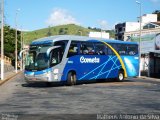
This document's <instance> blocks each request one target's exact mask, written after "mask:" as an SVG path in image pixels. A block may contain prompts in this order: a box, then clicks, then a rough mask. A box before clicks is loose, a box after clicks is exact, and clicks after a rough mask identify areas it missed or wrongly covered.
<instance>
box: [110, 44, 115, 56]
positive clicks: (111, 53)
mask: <svg viewBox="0 0 160 120" xmlns="http://www.w3.org/2000/svg"><path fill="white" fill-rule="evenodd" d="M108 44H109V45H110V46H111V47H113V48H114V47H115V46H114V44H112V43H108ZM114 49H115V48H114ZM108 55H115V54H114V52H113V50H112V49H111V48H109V47H108Z"/></svg>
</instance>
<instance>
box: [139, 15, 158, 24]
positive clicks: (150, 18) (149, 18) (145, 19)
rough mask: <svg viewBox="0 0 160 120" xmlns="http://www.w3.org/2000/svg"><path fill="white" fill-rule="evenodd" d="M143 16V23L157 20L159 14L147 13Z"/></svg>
mask: <svg viewBox="0 0 160 120" xmlns="http://www.w3.org/2000/svg"><path fill="white" fill-rule="evenodd" d="M141 18H142V23H149V22H157V14H145V15H143V16H142V17H141Z"/></svg>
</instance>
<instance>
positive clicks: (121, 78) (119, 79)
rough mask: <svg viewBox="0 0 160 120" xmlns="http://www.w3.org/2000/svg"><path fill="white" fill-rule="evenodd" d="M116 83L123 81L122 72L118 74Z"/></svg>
mask: <svg viewBox="0 0 160 120" xmlns="http://www.w3.org/2000/svg"><path fill="white" fill-rule="evenodd" d="M117 81H119V82H122V81H124V72H123V71H119V72H118V76H117Z"/></svg>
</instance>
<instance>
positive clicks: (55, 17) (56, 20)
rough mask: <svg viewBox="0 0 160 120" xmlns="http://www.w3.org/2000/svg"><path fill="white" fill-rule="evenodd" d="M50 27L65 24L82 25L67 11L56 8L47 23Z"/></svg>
mask: <svg viewBox="0 0 160 120" xmlns="http://www.w3.org/2000/svg"><path fill="white" fill-rule="evenodd" d="M46 23H47V25H49V26H56V25H64V24H80V23H79V22H78V21H77V20H76V19H75V18H74V17H73V16H72V15H71V14H70V13H69V12H68V11H67V10H65V9H61V8H56V9H54V10H53V12H52V13H51V14H50V16H49V18H48V20H47V21H46Z"/></svg>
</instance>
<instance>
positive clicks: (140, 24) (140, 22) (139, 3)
mask: <svg viewBox="0 0 160 120" xmlns="http://www.w3.org/2000/svg"><path fill="white" fill-rule="evenodd" d="M136 3H137V4H138V5H139V77H141V36H142V30H141V29H142V18H141V16H142V5H141V2H139V1H136Z"/></svg>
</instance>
